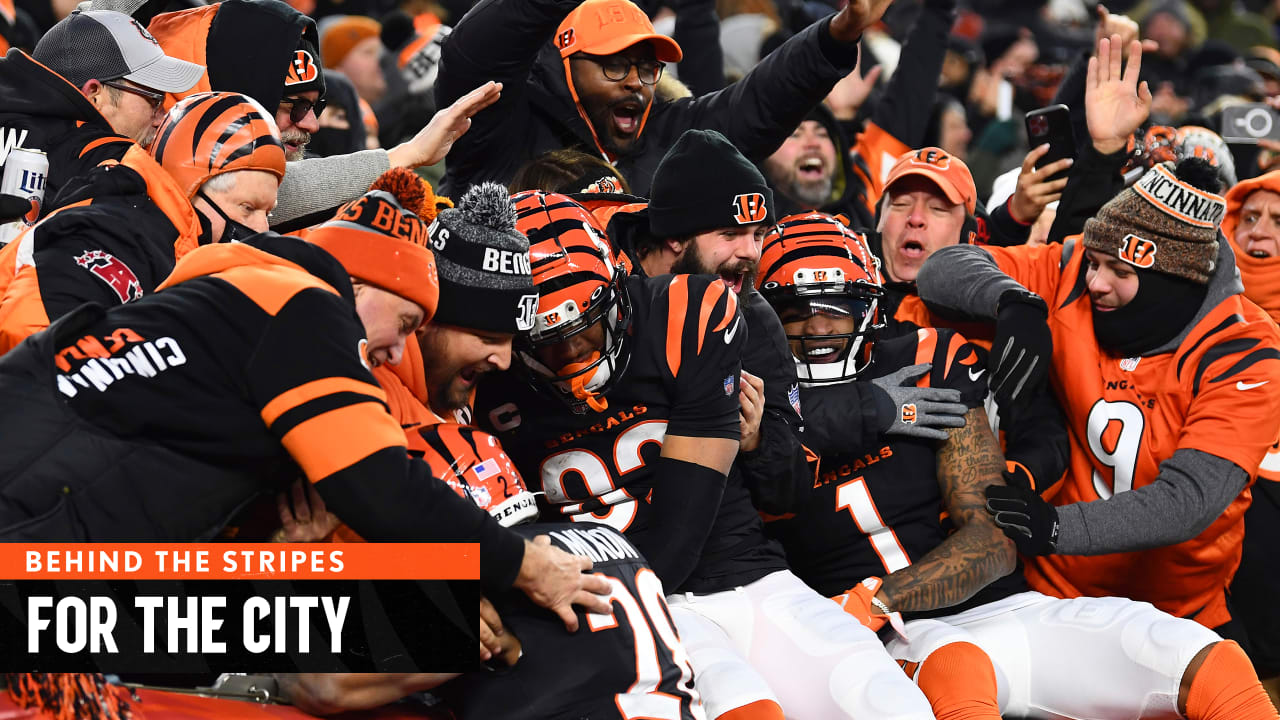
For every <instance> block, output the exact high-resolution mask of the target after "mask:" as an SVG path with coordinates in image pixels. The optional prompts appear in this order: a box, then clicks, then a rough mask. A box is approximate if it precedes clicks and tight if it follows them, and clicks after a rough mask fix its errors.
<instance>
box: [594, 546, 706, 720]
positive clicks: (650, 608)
mask: <svg viewBox="0 0 1280 720" xmlns="http://www.w3.org/2000/svg"><path fill="white" fill-rule="evenodd" d="M597 576H598V577H602V578H604V579H605V580H608V581H609V584H610V585H612V586H613V588H612V597H611V598H610V599H611V601H612V602H614V603H617V604H618V605H620V606H622V611H623V613H624V614H625V615H626V618H627V624H628V626H630V628H631V633H632V636H633V637H634V638H635V644H636V681H635V683H633V684H632V685H631V687H630V688H628V689H627V692H625V693H618V694H617V695H616V696H615V697H616V699H617V703H618V709H619V710H621V711H622V715H623V717H626V718H654V720H681V713H680V707H681V705H682V703H683V702H684V701H685V700H688V701H689V705H690V711H691V712H692V714H693V717H694V718H696V719H697V720H705V718H706V714H705V711H704V710H703V708H702V699H701V697H700V696H699V695H698V691H697V690H696V689H694V687H693V665H692V664H691V663H690V662H689V654H688V652H687V651H686V650H685V649H684V645H683V644H682V643H681V642H680V637H679V636H678V635H677V634H676V629H675V628H674V627H672V625H671V619H670V618H669V617H668V616H667V603H666V600H665V599H664V598H663V592H662V581H661V580H659V579H658V576H657V575H655V574H654V573H653V571H652V570H649V569H648V568H644V569H642V570H640V572H638V573H636V590H637V591H638V592H639V594H640V597H639V599H638V600H637V598H636V597H635V596H634V595H632V594H631V591H630V590H628V589H627V586H626V585H625V584H623V582H622V581H620V580H618V579H617V578H611V577H608V576H607V575H601V574H599V573H597ZM587 626H588V627H589V628H591V631H592V632H599V631H601V630H610V629H613V628H616V627H618V618H617V616H616V614H615V611H613V610H610V612H609V613H608V614H607V615H602V614H589V615H587ZM655 633H656V634H657V638H655V637H654V635H655ZM658 641H661V642H662V644H663V645H665V646H666V648H667V650H668V651H669V652H670V653H671V659H672V662H674V663H675V666H676V669H677V670H679V671H680V680H679V682H678V683H677V684H676V689H677V690H678V691H679V693H680V695H671V694H668V693H665V692H662V691H660V690H659V686H660V685H661V683H662V673H663V662H662V658H661V657H659V655H658V645H657V643H658ZM681 695H682V696H683V697H681Z"/></svg>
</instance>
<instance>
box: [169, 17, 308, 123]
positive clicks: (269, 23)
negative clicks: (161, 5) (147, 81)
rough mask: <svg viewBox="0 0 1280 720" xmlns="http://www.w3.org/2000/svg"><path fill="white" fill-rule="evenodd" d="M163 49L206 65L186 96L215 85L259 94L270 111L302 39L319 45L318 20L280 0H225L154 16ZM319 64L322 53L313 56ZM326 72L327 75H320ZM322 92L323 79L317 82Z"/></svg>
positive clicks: (276, 104)
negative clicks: (202, 74) (316, 21)
mask: <svg viewBox="0 0 1280 720" xmlns="http://www.w3.org/2000/svg"><path fill="white" fill-rule="evenodd" d="M147 30H149V31H150V32H151V34H152V35H154V36H155V37H156V40H158V41H159V42H160V46H161V47H162V48H164V51H165V54H166V55H169V56H171V57H176V58H179V59H181V60H188V61H190V62H195V63H200V64H201V65H204V66H206V67H207V68H208V72H206V73H205V75H204V76H203V77H201V78H200V81H199V82H197V83H196V85H195V87H193V88H191V89H190V90H188V91H187V92H185V93H182V96H184V97H185V96H186V95H189V94H192V93H197V92H207V91H209V90H216V91H219V92H238V93H242V94H244V95H248V96H249V97H251V98H253V99H254V100H257V101H258V102H259V103H261V105H262V106H263V107H264V108H266V109H267V111H268V112H270V113H271V114H272V115H275V112H276V108H278V107H279V106H280V99H281V98H282V97H283V96H284V81H285V75H286V73H288V71H289V64H290V63H291V62H293V59H294V52H295V51H296V50H298V41H299V40H300V39H306V40H307V41H308V42H309V43H311V45H312V46H313V47H316V48H319V47H320V40H319V35H317V34H316V23H315V21H314V20H312V19H311V18H309V17H307V16H306V15H303V14H302V13H300V12H298V11H297V10H294V9H293V8H292V7H290V6H289V5H287V4H286V3H283V2H280V1H279V0H223V1H222V2H220V3H217V4H215V5H208V6H204V7H198V8H193V9H191V10H180V11H178V12H172V13H165V14H163V15H158V16H156V18H155V19H153V20H152V21H151V24H150V25H149V26H148V27H147ZM313 60H314V61H315V63H316V66H317V67H319V64H320V58H319V57H316V58H313ZM322 77H323V76H322ZM318 89H319V90H320V94H321V95H322V96H323V95H324V87H323V83H321V86H320V87H319V88H318Z"/></svg>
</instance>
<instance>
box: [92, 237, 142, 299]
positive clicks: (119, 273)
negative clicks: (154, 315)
mask: <svg viewBox="0 0 1280 720" xmlns="http://www.w3.org/2000/svg"><path fill="white" fill-rule="evenodd" d="M76 264H77V265H79V266H80V267H82V268H84V269H85V270H88V271H89V272H91V273H93V274H94V275H95V276H97V278H98V279H99V280H101V281H102V282H104V283H106V284H107V287H110V288H111V290H112V292H114V293H115V294H116V297H117V298H119V299H120V302H121V304H123V303H127V302H129V301H130V300H137V299H138V298H140V297H142V283H140V282H138V276H137V275H135V274H134V273H133V270H130V269H129V266H128V265H125V264H124V262H122V261H121V260H120V258H118V257H116V256H115V255H112V254H111V253H109V252H105V251H103V250H86V251H84V252H83V253H82V254H80V255H79V256H77V257H76Z"/></svg>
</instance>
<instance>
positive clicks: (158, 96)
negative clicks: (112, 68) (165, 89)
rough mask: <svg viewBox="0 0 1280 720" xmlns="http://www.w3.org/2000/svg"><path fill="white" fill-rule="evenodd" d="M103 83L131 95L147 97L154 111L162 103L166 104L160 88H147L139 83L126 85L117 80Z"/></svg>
mask: <svg viewBox="0 0 1280 720" xmlns="http://www.w3.org/2000/svg"><path fill="white" fill-rule="evenodd" d="M102 84H103V85H106V86H107V87H113V88H115V89H117V90H119V91H121V92H127V93H130V94H131V95H137V96H138V97H141V98H146V100H147V103H148V104H150V105H151V110H152V112H154V111H156V110H157V109H159V108H160V106H161V105H162V104H164V93H162V92H160V91H158V90H147V89H146V88H140V87H138V86H137V85H126V84H124V83H122V82H119V81H117V80H103V81H102Z"/></svg>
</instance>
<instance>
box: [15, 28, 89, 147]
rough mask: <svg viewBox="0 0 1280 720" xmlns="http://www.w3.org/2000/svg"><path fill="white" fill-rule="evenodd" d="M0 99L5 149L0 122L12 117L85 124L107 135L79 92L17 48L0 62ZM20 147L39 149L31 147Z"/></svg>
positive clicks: (28, 144)
mask: <svg viewBox="0 0 1280 720" xmlns="http://www.w3.org/2000/svg"><path fill="white" fill-rule="evenodd" d="M0 98H4V101H3V102H0V143H3V144H4V146H5V147H6V148H7V147H8V146H9V139H8V137H7V132H8V131H7V130H6V129H5V127H4V124H3V123H4V118H5V117H7V116H13V115H24V116H29V117H33V118H49V119H56V120H64V121H66V122H69V123H71V122H75V123H86V124H90V125H97V126H100V127H101V128H102V129H103V130H105V131H107V132H111V124H110V123H108V122H107V119H106V118H104V117H102V114H101V113H99V112H98V109H97V108H95V107H94V106H93V104H92V103H90V102H89V100H88V99H86V98H85V96H84V95H81V94H80V90H79V88H77V87H76V86H74V85H72V84H71V83H69V82H67V81H66V80H65V79H63V77H62V76H61V75H59V74H57V73H55V72H54V71H52V70H50V69H49V68H47V67H45V66H44V65H41V64H40V63H38V62H36V61H35V60H34V59H32V58H31V56H30V55H28V54H26V53H24V52H22V51H21V50H18V49H17V48H14V49H11V50H9V52H8V54H6V55H5V56H4V57H3V58H0ZM14 144H15V145H16V144H18V143H14ZM23 146H24V147H39V145H37V144H32V143H25V144H23ZM2 159H3V158H2V157H0V160H2Z"/></svg>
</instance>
